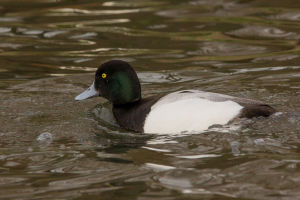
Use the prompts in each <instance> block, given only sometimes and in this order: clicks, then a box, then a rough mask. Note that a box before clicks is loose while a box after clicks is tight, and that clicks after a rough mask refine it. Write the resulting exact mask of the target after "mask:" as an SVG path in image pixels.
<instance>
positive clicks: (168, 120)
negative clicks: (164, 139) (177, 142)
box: [144, 91, 243, 134]
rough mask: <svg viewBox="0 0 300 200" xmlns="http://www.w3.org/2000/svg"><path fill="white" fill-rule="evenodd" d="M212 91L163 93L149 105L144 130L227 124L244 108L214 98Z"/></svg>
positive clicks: (201, 128)
mask: <svg viewBox="0 0 300 200" xmlns="http://www.w3.org/2000/svg"><path fill="white" fill-rule="evenodd" d="M204 94H206V95H204ZM211 94H214V93H204V92H201V91H191V92H188V93H182V92H174V93H171V94H168V95H166V96H165V97H163V98H161V99H160V100H159V101H158V102H157V103H155V104H154V105H153V106H152V107H151V111H150V113H149V114H148V116H147V117H146V120H145V124H144V132H145V133H156V134H172V133H173V134H177V133H181V132H185V131H187V132H191V131H197V132H201V131H204V130H207V129H208V128H209V127H210V126H211V125H214V124H221V125H224V124H227V123H228V122H229V121H230V120H232V119H233V118H234V117H236V116H237V115H238V114H239V113H240V111H241V109H242V108H243V107H242V106H241V105H239V104H238V103H236V102H234V101H231V100H226V101H213V100H211V99H212V98H211V97H212V96H210V95H211ZM223 97H230V96H227V95H224V96H223Z"/></svg>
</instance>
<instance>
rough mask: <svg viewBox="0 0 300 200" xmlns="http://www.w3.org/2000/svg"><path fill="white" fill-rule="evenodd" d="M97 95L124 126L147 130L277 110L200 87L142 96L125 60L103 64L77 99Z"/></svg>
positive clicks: (197, 127) (191, 127) (189, 127)
mask: <svg viewBox="0 0 300 200" xmlns="http://www.w3.org/2000/svg"><path fill="white" fill-rule="evenodd" d="M97 96H101V97H104V98H106V99H108V100H109V101H110V102H111V103H112V104H113V108H112V112H113V115H114V117H115V119H116V121H117V123H118V124H119V125H120V126H121V127H123V128H125V129H127V130H132V131H136V132H144V133H156V134H172V133H180V132H185V131H188V132H189V131H204V130H207V129H208V128H209V127H210V126H212V125H214V124H220V125H225V124H228V123H230V122H232V121H233V120H234V119H236V118H252V117H259V116H264V117H267V116H269V115H271V114H273V113H274V112H275V109H274V108H272V107H271V106H269V105H267V104H265V103H263V102H260V101H256V100H251V99H244V98H237V97H233V96H228V95H223V94H218V93H212V92H204V91H199V90H182V91H177V92H172V93H169V94H166V95H162V94H159V95H156V96H151V97H147V98H142V96H141V85H140V81H139V79H138V77H137V74H136V72H135V71H134V69H133V68H132V67H131V66H130V64H128V63H127V62H125V61H121V60H111V61H108V62H105V63H103V64H102V65H101V66H100V67H99V68H98V69H97V71H96V74H95V80H94V82H93V83H92V85H91V86H90V87H89V88H88V89H87V90H86V91H84V92H83V93H81V94H79V95H78V96H76V97H75V100H84V99H88V98H91V97H97Z"/></svg>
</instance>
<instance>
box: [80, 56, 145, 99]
mask: <svg viewBox="0 0 300 200" xmlns="http://www.w3.org/2000/svg"><path fill="white" fill-rule="evenodd" d="M95 96H102V97H104V98H106V99H108V100H109V101H111V102H112V103H113V104H114V105H122V104H127V103H132V102H135V101H138V100H140V99H141V85H140V82H139V79H138V77H137V75H136V72H135V71H134V70H133V68H132V67H131V66H130V65H129V64H128V63H127V62H125V61H121V60H111V61H108V62H105V63H103V64H102V65H101V66H100V67H99V68H98V69H97V71H96V74H95V81H94V83H93V84H92V85H91V86H90V87H89V88H88V89H87V90H86V91H85V92H83V93H81V94H80V95H78V96H77V97H76V98H75V99H76V100H83V99H87V98H91V97H95Z"/></svg>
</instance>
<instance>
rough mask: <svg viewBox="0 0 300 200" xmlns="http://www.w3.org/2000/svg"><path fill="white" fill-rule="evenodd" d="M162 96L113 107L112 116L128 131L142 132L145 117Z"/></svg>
mask: <svg viewBox="0 0 300 200" xmlns="http://www.w3.org/2000/svg"><path fill="white" fill-rule="evenodd" d="M161 97H162V95H159V96H153V97H149V98H145V99H141V100H139V101H137V102H134V103H129V104H124V105H113V114H114V116H115V118H116V120H117V122H118V124H119V125H120V126H121V127H123V128H125V129H128V130H133V131H136V132H143V131H144V123H145V119H146V116H147V115H148V113H149V112H150V110H151V106H152V105H153V104H155V103H156V102H157V101H158V100H159V99H160V98H161Z"/></svg>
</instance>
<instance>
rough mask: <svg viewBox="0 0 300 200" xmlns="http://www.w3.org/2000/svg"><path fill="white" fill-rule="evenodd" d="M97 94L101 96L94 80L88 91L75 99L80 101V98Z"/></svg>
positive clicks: (87, 97)
mask: <svg viewBox="0 0 300 200" xmlns="http://www.w3.org/2000/svg"><path fill="white" fill-rule="evenodd" d="M97 96H99V92H98V91H97V90H96V89H95V85H94V82H93V84H92V85H91V86H90V87H89V88H88V89H87V90H86V91H84V92H83V93H81V94H79V95H78V96H76V97H75V100H77V101H80V100H84V99H89V98H92V97H97Z"/></svg>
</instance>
